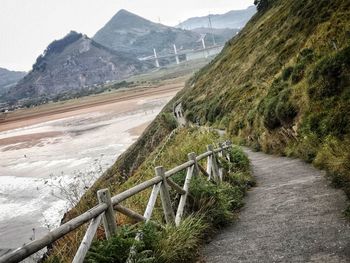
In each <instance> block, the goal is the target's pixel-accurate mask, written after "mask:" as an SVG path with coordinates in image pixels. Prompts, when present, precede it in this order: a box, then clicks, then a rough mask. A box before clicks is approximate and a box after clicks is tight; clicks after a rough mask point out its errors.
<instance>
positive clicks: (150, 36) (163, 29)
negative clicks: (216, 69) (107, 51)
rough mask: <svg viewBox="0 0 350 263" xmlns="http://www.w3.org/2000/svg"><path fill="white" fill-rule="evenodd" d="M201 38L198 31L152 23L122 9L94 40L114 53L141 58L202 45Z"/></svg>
mask: <svg viewBox="0 0 350 263" xmlns="http://www.w3.org/2000/svg"><path fill="white" fill-rule="evenodd" d="M199 39H200V35H199V34H198V33H196V32H192V31H188V30H182V29H179V28H173V27H168V26H165V25H162V24H158V23H154V22H151V21H149V20H147V19H145V18H142V17H140V16H138V15H135V14H133V13H130V12H128V11H126V10H120V11H119V12H118V13H117V14H116V15H114V16H113V17H112V19H111V20H110V21H109V22H108V23H107V24H106V25H105V26H104V27H103V28H101V29H100V30H99V31H98V32H97V33H96V34H95V36H94V37H93V40H95V41H96V42H98V43H100V44H102V45H104V46H106V47H109V48H111V49H113V50H118V51H124V52H130V53H133V54H136V55H137V56H147V55H151V54H153V48H155V49H156V50H157V52H159V53H162V52H169V51H170V50H173V44H176V45H177V47H178V48H179V49H181V48H194V47H195V46H198V45H199V43H198V40H199Z"/></svg>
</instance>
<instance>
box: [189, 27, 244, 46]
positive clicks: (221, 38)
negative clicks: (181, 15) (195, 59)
mask: <svg viewBox="0 0 350 263" xmlns="http://www.w3.org/2000/svg"><path fill="white" fill-rule="evenodd" d="M191 31H193V32H196V33H198V34H201V35H206V37H205V41H206V43H209V45H211V44H212V43H213V41H215V43H217V44H224V43H226V42H227V41H228V40H230V39H231V38H232V37H233V36H235V35H237V34H238V32H239V31H240V30H239V29H237V28H236V29H232V28H208V27H200V28H195V29H192V30H191ZM213 37H214V38H213Z"/></svg>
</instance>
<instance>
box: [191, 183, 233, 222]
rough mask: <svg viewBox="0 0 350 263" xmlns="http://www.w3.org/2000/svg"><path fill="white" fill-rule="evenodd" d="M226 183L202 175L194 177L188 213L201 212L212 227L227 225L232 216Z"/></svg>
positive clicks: (230, 199)
mask: <svg viewBox="0 0 350 263" xmlns="http://www.w3.org/2000/svg"><path fill="white" fill-rule="evenodd" d="M226 190H227V189H226V185H225V184H223V185H216V184H214V183H213V182H211V181H208V180H206V179H204V178H202V177H196V178H193V180H192V181H191V184H190V193H191V197H190V198H189V200H188V204H187V213H192V212H195V213H200V214H203V215H204V220H205V221H206V222H207V223H209V224H210V226H211V227H214V228H219V227H222V226H224V225H227V224H228V223H229V222H230V221H231V218H232V212H231V210H230V203H231V201H232V198H231V197H230V196H227V195H226V193H227V191H226Z"/></svg>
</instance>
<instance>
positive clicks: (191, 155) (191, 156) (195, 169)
mask: <svg viewBox="0 0 350 263" xmlns="http://www.w3.org/2000/svg"><path fill="white" fill-rule="evenodd" d="M187 156H188V160H189V161H194V166H193V175H194V176H196V175H198V174H199V167H198V162H197V159H196V157H197V156H196V153H194V152H192V153H189V154H188V155H187Z"/></svg>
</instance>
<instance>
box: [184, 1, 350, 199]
mask: <svg viewBox="0 0 350 263" xmlns="http://www.w3.org/2000/svg"><path fill="white" fill-rule="evenodd" d="M256 4H258V9H259V12H258V13H257V14H256V15H255V16H254V17H253V18H252V20H251V21H250V22H249V23H248V24H247V26H246V27H245V28H244V29H243V30H242V31H241V32H240V34H238V36H237V37H235V38H233V39H232V40H231V41H229V43H228V44H227V45H226V47H225V49H224V50H223V52H222V53H221V54H220V55H219V56H218V57H217V58H216V59H215V60H214V61H212V62H211V63H210V65H208V66H206V67H204V68H203V69H202V70H201V71H200V72H199V73H197V74H196V75H195V76H194V77H193V78H192V79H191V81H190V82H189V84H188V86H187V88H186V90H185V91H184V92H183V94H181V95H179V96H178V99H180V98H182V100H183V105H184V108H185V114H186V116H188V117H189V119H190V120H191V121H193V122H197V121H199V122H200V124H203V125H204V124H208V125H212V126H214V127H217V128H225V129H226V131H227V132H228V134H231V135H232V136H234V137H235V138H236V140H237V141H239V142H240V143H243V144H246V145H249V146H251V147H253V148H254V149H257V150H263V151H265V152H269V153H275V154H280V155H288V156H296V157H300V158H303V159H304V160H306V161H308V162H310V163H313V164H314V165H315V166H317V167H319V168H322V169H325V170H327V171H328V173H329V177H330V178H333V180H335V181H336V183H335V184H336V185H338V186H339V187H342V188H343V189H344V190H345V191H346V192H347V193H348V195H349V196H350V194H349V193H350V186H349V185H350V167H349V165H348V163H350V156H349V154H348V150H347V149H349V148H350V126H349V125H350V117H349V116H350V114H349V113H350V106H349V105H350V77H349V76H350V75H349V73H350V66H349V60H350V41H349V39H350V38H349V34H350V23H349V17H350V2H349V1H345V0H335V1H326V0H322V1H318V0H307V1H304V0H296V1H291V0H289V1H282V0H274V1H256Z"/></svg>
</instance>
